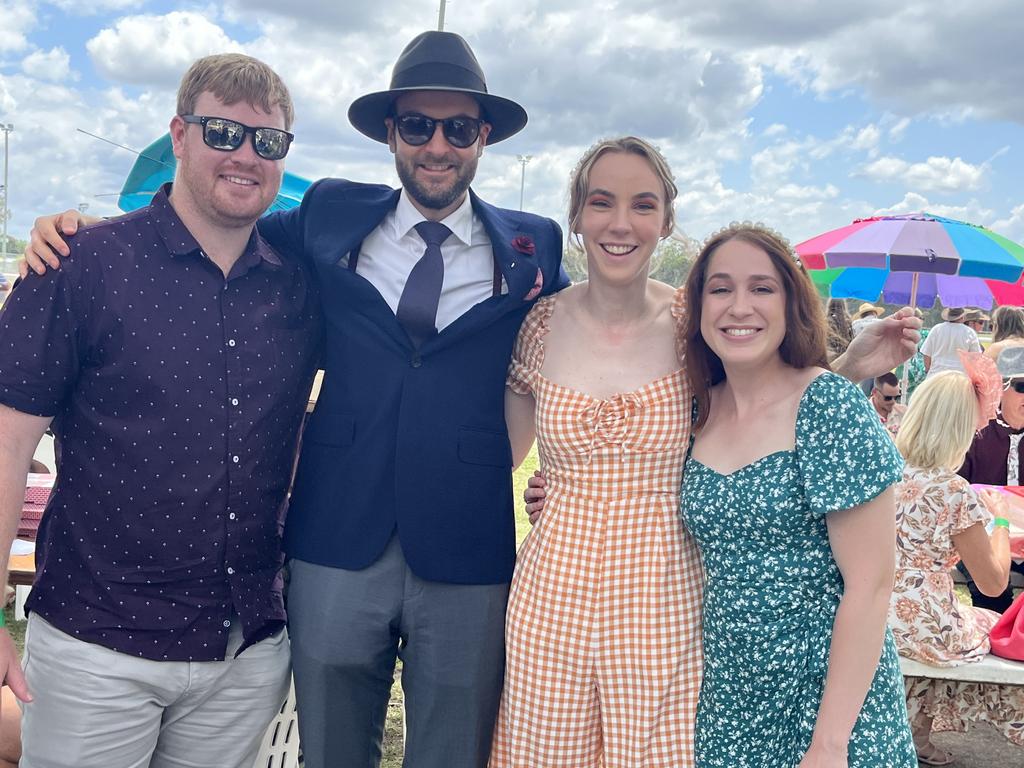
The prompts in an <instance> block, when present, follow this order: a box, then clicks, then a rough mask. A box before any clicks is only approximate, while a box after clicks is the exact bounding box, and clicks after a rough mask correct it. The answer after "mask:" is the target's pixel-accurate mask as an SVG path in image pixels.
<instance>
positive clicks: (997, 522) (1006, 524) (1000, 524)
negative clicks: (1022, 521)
mask: <svg viewBox="0 0 1024 768" xmlns="http://www.w3.org/2000/svg"><path fill="white" fill-rule="evenodd" d="M992 525H993V526H995V527H996V528H1005V529H1006V530H1010V521H1009V520H1007V519H1006V518H1005V517H994V518H992Z"/></svg>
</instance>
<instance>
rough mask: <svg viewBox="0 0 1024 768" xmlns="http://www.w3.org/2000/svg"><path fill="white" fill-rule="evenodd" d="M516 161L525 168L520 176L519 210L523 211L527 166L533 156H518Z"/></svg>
mask: <svg viewBox="0 0 1024 768" xmlns="http://www.w3.org/2000/svg"><path fill="white" fill-rule="evenodd" d="M516 160H518V161H519V164H520V165H521V166H522V167H523V168H522V172H521V173H520V174H519V210H520V211H521V210H523V192H525V191H526V164H527V163H528V162H530V161H531V160H533V155H516Z"/></svg>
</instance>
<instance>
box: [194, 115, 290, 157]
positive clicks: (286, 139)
mask: <svg viewBox="0 0 1024 768" xmlns="http://www.w3.org/2000/svg"><path fill="white" fill-rule="evenodd" d="M181 119H182V120H184V121H185V122H186V123H198V124H199V125H201V126H203V143H204V144H206V146H208V147H209V148H210V149H218V150H220V151H221V152H234V151H235V150H236V149H238V148H239V147H240V146H242V142H243V141H245V135H246V134H247V133H251V134H252V148H253V149H254V150H256V154H257V155H259V156H260V157H262V158H263V159H264V160H280V159H281V158H283V157H284V156H285V155H287V154H288V149H289V147H291V145H292V139H294V138H295V135H294V134H291V133H288V131H282V130H281V129H280V128H252V127H250V126H248V125H246V124H245V123H240V122H238V121H237V120H228V119H227V118H226V117H204V116H200V115H181Z"/></svg>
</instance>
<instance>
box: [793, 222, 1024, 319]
mask: <svg viewBox="0 0 1024 768" xmlns="http://www.w3.org/2000/svg"><path fill="white" fill-rule="evenodd" d="M796 252H797V253H798V254H799V255H800V259H801V260H802V261H803V263H804V265H805V266H806V267H807V269H808V270H811V278H812V279H813V280H814V281H815V283H816V285H817V286H818V289H819V290H820V291H821V292H822V293H823V294H826V295H829V296H831V297H833V298H858V299H863V300H864V301H876V300H878V299H879V297H881V298H882V300H883V301H885V302H887V303H890V304H910V305H913V306H919V307H931V306H932V305H933V304H934V303H935V299H936V297H938V298H939V299H941V301H942V304H943V306H947V307H967V306H969V307H981V308H991V307H992V306H994V305H995V304H1015V305H1021V304H1024V285H1022V283H1021V275H1022V273H1024V247H1021V246H1020V245H1018V244H1017V243H1015V242H1013V241H1012V240H1008V239H1007V238H1005V237H1002V236H1001V235H998V234H996V233H995V232H992V231H991V230H989V229H986V228H985V227H981V226H978V225H975V224H968V223H966V222H963V221H956V220H955V219H947V218H945V217H943V216H935V215H933V214H930V213H911V214H905V215H900V216H875V217H872V218H868V219H857V220H856V221H854V222H853V223H852V224H849V225H847V226H845V227H840V228H839V229H833V230H831V231H829V232H825V233H823V234H821V235H818V236H817V237H813V238H811V239H810V240H805V241H804V242H802V243H800V244H799V245H797V246H796Z"/></svg>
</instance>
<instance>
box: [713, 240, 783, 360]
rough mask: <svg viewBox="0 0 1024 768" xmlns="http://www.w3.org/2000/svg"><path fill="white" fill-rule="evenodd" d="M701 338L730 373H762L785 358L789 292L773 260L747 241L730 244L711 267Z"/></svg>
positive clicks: (716, 254) (716, 255)
mask: <svg viewBox="0 0 1024 768" xmlns="http://www.w3.org/2000/svg"><path fill="white" fill-rule="evenodd" d="M706 274H707V277H706V279H705V282H704V291H703V294H702V296H701V307H700V313H701V322H700V330H701V335H702V336H703V337H704V340H705V342H706V343H707V345H708V347H709V348H710V349H711V351H712V352H714V353H715V354H716V355H718V357H719V359H721V361H722V364H723V365H724V366H725V368H726V370H727V371H728V369H730V368H734V367H737V366H742V367H744V368H747V367H752V366H754V367H761V366H763V365H765V364H770V363H771V362H772V361H773V360H777V359H778V358H779V357H780V352H779V348H780V347H781V346H782V343H783V340H784V339H785V337H786V290H785V285H784V283H783V279H782V276H781V275H780V274H779V271H778V269H776V267H775V264H774V263H773V261H772V259H771V257H770V256H769V255H768V254H767V253H766V252H765V251H764V250H763V249H762V248H759V247H758V246H756V245H754V244H752V243H749V242H746V241H744V240H739V239H734V240H728V241H726V242H724V243H722V245H720V246H719V247H718V248H716V249H715V251H714V253H713V254H712V256H711V258H710V260H709V261H708V264H707V271H706Z"/></svg>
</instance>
